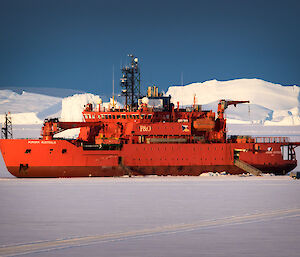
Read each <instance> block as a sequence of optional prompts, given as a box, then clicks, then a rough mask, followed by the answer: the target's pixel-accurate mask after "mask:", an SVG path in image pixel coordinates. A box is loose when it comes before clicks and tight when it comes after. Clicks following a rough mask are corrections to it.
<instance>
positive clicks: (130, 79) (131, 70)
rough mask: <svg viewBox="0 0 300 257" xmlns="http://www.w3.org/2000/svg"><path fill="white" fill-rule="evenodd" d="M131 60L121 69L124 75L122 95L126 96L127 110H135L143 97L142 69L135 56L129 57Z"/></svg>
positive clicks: (130, 55)
mask: <svg viewBox="0 0 300 257" xmlns="http://www.w3.org/2000/svg"><path fill="white" fill-rule="evenodd" d="M128 56H129V57H130V58H131V62H130V64H129V65H126V66H124V67H122V68H121V72H122V74H123V76H122V78H121V82H120V85H121V87H122V95H123V96H125V108H126V109H127V110H133V109H135V108H137V105H138V99H139V98H140V96H141V89H140V68H139V65H138V58H136V57H135V56H134V55H132V54H129V55H128Z"/></svg>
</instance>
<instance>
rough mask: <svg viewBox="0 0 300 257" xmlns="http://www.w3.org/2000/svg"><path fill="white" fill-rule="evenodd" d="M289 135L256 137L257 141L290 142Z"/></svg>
mask: <svg viewBox="0 0 300 257" xmlns="http://www.w3.org/2000/svg"><path fill="white" fill-rule="evenodd" d="M288 142H289V138H288V137H255V143H288Z"/></svg>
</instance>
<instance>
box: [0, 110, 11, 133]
mask: <svg viewBox="0 0 300 257" xmlns="http://www.w3.org/2000/svg"><path fill="white" fill-rule="evenodd" d="M3 125H4V127H3V128H2V129H1V138H5V139H12V138H13V134H12V122H11V115H10V112H8V113H5V121H4V124H3Z"/></svg>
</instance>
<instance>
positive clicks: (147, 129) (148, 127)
mask: <svg viewBox="0 0 300 257" xmlns="http://www.w3.org/2000/svg"><path fill="white" fill-rule="evenodd" d="M151 129H152V128H151V126H140V132H150V131H151Z"/></svg>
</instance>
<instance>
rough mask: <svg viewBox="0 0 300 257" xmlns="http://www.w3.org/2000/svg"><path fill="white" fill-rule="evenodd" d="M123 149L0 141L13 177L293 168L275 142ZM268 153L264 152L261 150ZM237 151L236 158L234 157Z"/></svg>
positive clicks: (58, 142)
mask: <svg viewBox="0 0 300 257" xmlns="http://www.w3.org/2000/svg"><path fill="white" fill-rule="evenodd" d="M257 145H258V144H254V143H239V144H238V143H215V144H213V143H212V144H125V145H123V147H122V148H121V149H119V150H84V147H82V146H75V145H74V144H72V143H71V142H69V141H67V140H49V141H47V140H27V139H12V140H0V148H1V152H2V155H3V158H4V161H5V164H6V166H7V169H8V171H9V172H10V173H11V174H12V175H14V176H16V177H22V178H24V177H28V178H29V177H30V178H32V177H36V178H38V177H89V176H90V177H98V176H99V177H113V176H124V175H129V176H131V175H135V176H139V175H143V176H145V175H160V176H165V175H173V176H183V175H189V176H198V175H200V174H201V173H204V172H223V171H225V172H228V173H230V174H240V173H244V172H245V170H242V169H240V168H239V167H237V166H235V159H236V158H238V159H240V160H242V161H244V162H246V163H248V164H250V165H252V166H253V167H256V168H258V169H260V170H261V171H263V172H272V173H275V174H285V173H287V172H289V171H290V170H292V169H294V168H295V167H296V166H297V161H296V160H284V159H283V155H282V153H281V150H280V147H281V144H280V143H269V144H263V143H262V144H259V147H260V149H261V150H260V151H254V150H253V149H254V148H255V147H257ZM268 148H269V149H272V151H266V149H268ZM237 151H239V152H238V156H237V154H236V152H237Z"/></svg>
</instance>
